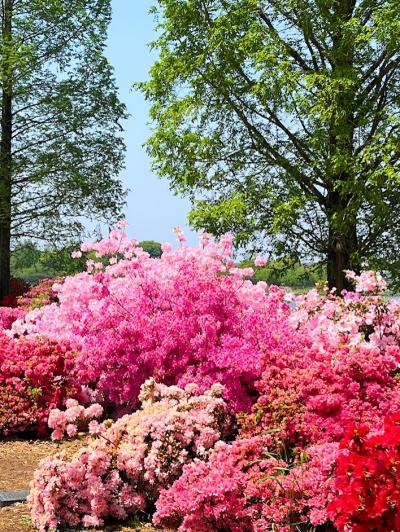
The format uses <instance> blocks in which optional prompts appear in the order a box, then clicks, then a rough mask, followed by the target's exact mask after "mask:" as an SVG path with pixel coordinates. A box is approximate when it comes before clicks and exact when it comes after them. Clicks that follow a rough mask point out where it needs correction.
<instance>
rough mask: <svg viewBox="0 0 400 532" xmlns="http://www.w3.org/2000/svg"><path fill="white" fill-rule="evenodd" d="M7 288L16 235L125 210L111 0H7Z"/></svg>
mask: <svg viewBox="0 0 400 532" xmlns="http://www.w3.org/2000/svg"><path fill="white" fill-rule="evenodd" d="M0 14H1V34H0V73H1V78H0V81H1V83H0V97H1V103H2V116H1V146H0V292H1V293H4V292H6V291H7V286H8V278H9V261H10V253H9V249H10V239H20V238H36V239H44V240H48V241H50V242H53V243H54V242H57V241H62V240H63V239H67V238H69V237H71V236H73V235H75V236H76V235H77V234H78V233H79V232H80V230H81V228H82V221H83V219H84V218H85V217H89V218H90V219H105V220H107V221H108V222H110V220H112V219H114V218H115V217H117V216H119V213H120V210H121V206H122V204H123V202H124V192H123V189H122V186H121V183H120V182H119V181H118V180H117V179H116V175H117V174H118V173H119V171H120V169H121V168H122V166H123V160H124V144H123V141H122V138H121V133H120V132H121V120H122V119H123V118H124V117H125V115H126V112H125V107H124V105H123V104H121V102H120V101H119V99H118V95H117V89H116V85H115V81H114V77H113V71H112V68H111V66H110V65H109V63H108V62H107V59H106V58H105V55H104V48H105V39H106V35H107V27H108V24H109V22H110V16H111V7H110V0H1V1H0Z"/></svg>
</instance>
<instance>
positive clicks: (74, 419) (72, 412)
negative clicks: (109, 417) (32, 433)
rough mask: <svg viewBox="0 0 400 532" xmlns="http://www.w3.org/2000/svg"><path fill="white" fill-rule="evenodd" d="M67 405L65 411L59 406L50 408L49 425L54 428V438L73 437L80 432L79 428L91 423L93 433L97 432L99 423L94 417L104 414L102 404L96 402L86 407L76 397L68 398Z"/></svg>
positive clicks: (52, 436)
mask: <svg viewBox="0 0 400 532" xmlns="http://www.w3.org/2000/svg"><path fill="white" fill-rule="evenodd" d="M65 406H66V410H64V411H62V410H59V409H58V408H54V409H53V410H50V413H49V419H48V425H49V427H50V428H51V429H53V432H52V433H51V439H52V440H62V439H63V438H65V436H69V437H70V438H73V437H75V436H76V435H77V434H78V430H79V429H83V428H84V427H85V426H86V425H89V431H90V432H91V433H97V432H96V431H98V430H99V429H98V424H97V423H96V421H94V420H93V418H96V419H99V418H101V416H102V415H103V407H102V406H101V405H99V404H96V403H94V404H92V405H90V406H89V407H87V408H85V407H84V406H82V405H80V404H79V402H78V401H76V400H75V399H67V401H66V403H65Z"/></svg>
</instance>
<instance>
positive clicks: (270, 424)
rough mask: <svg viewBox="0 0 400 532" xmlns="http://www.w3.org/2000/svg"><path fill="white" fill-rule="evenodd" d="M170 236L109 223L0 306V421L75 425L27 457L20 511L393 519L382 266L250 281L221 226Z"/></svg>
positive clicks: (398, 493) (88, 518)
mask: <svg viewBox="0 0 400 532" xmlns="http://www.w3.org/2000/svg"><path fill="white" fill-rule="evenodd" d="M177 235H178V240H179V242H180V245H179V247H178V249H177V250H174V249H173V248H172V246H171V245H169V244H164V245H163V246H162V251H163V253H162V256H161V257H160V258H151V257H150V256H149V255H148V254H147V253H146V252H144V251H143V250H142V249H141V248H140V247H139V246H138V243H137V242H136V241H134V240H130V239H129V238H128V237H127V236H126V234H125V232H124V224H119V226H118V227H116V228H115V230H113V231H112V232H111V233H110V236H109V238H107V239H104V240H102V241H100V242H97V243H95V244H84V245H83V246H82V249H81V250H80V251H76V252H74V256H76V257H81V255H82V254H87V270H86V271H85V272H83V273H79V274H77V275H74V276H70V277H67V278H65V279H62V280H59V282H58V283H56V284H55V285H53V287H51V286H50V283H47V284H46V286H45V287H43V288H39V289H38V290H36V292H35V293H33V294H29V293H28V294H26V295H25V296H24V300H23V304H22V305H20V307H19V308H17V309H12V310H10V311H5V312H4V317H3V315H2V323H3V332H2V335H1V337H0V340H1V347H2V350H1V356H0V366H1V369H2V373H1V379H0V395H1V397H2V402H1V407H0V432H2V434H3V436H7V435H8V434H10V433H16V432H19V433H25V434H32V433H33V432H36V433H37V434H41V435H43V434H47V435H50V432H51V430H53V432H52V438H53V439H60V438H65V437H66V438H73V437H76V436H77V435H79V434H81V433H82V432H85V431H88V432H89V442H88V443H87V444H86V446H85V447H84V448H82V450H81V451H79V452H78V453H77V454H76V455H75V457H73V458H72V459H71V460H66V459H65V458H62V457H59V458H51V459H50V458H49V459H47V460H45V461H44V462H43V463H42V464H41V466H40V467H39V469H38V470H37V471H36V473H35V478H34V480H33V483H32V491H31V495H30V505H31V509H32V519H33V523H34V524H35V525H36V526H37V527H38V529H40V530H43V531H44V530H47V529H51V528H55V527H57V526H72V527H76V526H80V525H84V526H97V525H101V524H102V523H104V522H105V521H107V520H109V519H119V520H123V519H125V518H126V517H127V516H128V515H132V514H135V513H137V512H139V513H140V515H144V514H146V515H152V519H153V523H154V524H155V525H156V526H159V527H161V528H167V529H171V528H172V529H176V530H180V531H182V532H183V531H186V532H213V531H216V532H218V531H221V530H224V531H226V532H240V531H243V532H247V531H248V532H261V531H275V530H279V531H282V532H285V531H288V532H289V531H292V530H302V531H303V530H304V531H305V530H312V529H313V527H318V526H322V527H324V528H323V529H326V530H338V531H346V532H351V531H354V532H359V531H362V530H365V531H367V530H379V531H382V532H383V531H384V530H395V531H400V521H399V519H398V515H399V514H400V512H399V511H398V504H399V500H400V490H399V487H398V483H397V480H396V479H397V476H398V463H399V456H400V454H399V453H400V378H399V375H400V370H399V366H400V305H399V303H397V302H395V301H390V300H389V299H388V298H385V297H384V296H383V295H382V293H383V292H384V290H385V287H386V285H385V282H384V280H383V279H382V278H381V276H380V275H379V274H378V273H374V272H364V273H362V274H361V275H356V274H354V272H347V275H348V277H349V279H352V280H353V282H354V291H351V292H344V293H343V294H341V295H340V296H341V297H339V295H336V294H335V293H334V292H328V291H327V290H324V289H322V290H317V289H315V290H311V291H310V292H308V293H307V294H305V295H302V296H295V295H294V294H291V293H289V292H286V291H284V290H282V289H280V288H278V287H274V286H267V285H266V284H265V283H263V282H260V283H257V284H253V283H252V282H251V280H250V278H251V275H252V273H253V272H252V270H251V269H249V268H248V269H240V268H238V267H237V266H236V265H235V263H234V261H233V259H232V239H231V237H230V236H229V235H226V236H224V237H223V238H221V240H220V241H219V242H216V241H214V240H213V239H212V238H211V237H210V236H209V235H203V236H202V237H201V240H200V243H199V246H198V247H188V246H186V245H185V242H184V236H183V234H182V233H181V232H180V231H179V230H178V231H177ZM264 264H265V261H264V259H263V258H262V257H258V258H257V259H256V261H255V267H262V266H263V265H264ZM42 294H43V295H42ZM46 423H47V425H46ZM143 512H144V513H143ZM321 530H322V529H321Z"/></svg>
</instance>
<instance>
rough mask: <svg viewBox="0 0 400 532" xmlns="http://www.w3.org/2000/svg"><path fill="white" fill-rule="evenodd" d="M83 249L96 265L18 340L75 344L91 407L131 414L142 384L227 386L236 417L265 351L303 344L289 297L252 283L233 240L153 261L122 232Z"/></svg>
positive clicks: (252, 395) (64, 288)
mask: <svg viewBox="0 0 400 532" xmlns="http://www.w3.org/2000/svg"><path fill="white" fill-rule="evenodd" d="M182 238H183V237H182V236H181V235H180V239H181V240H182ZM82 248H83V253H85V252H90V253H91V256H92V255H93V253H95V254H96V255H97V260H98V262H95V261H94V260H93V259H89V260H88V261H87V266H88V268H87V271H86V272H83V273H80V274H77V275H75V276H72V277H67V278H66V279H65V281H64V282H63V284H61V285H58V286H57V285H56V286H53V291H54V292H56V293H57V298H58V301H59V302H58V303H56V304H51V305H46V306H43V307H42V308H39V309H37V310H34V311H32V312H30V313H28V314H27V316H26V318H25V321H24V322H20V323H18V325H17V324H15V323H14V326H13V332H14V334H19V335H23V334H29V335H30V336H31V337H32V336H35V335H38V334H39V335H43V336H46V337H47V338H50V339H52V340H54V341H57V342H64V341H68V342H70V343H71V345H72V346H73V347H74V349H76V350H77V351H78V352H79V355H78V357H77V360H76V371H77V375H78V377H77V378H78V380H79V382H80V384H82V385H85V386H86V387H87V389H88V390H92V392H93V393H92V400H93V401H97V402H108V403H113V404H114V405H115V406H116V407H119V411H124V410H123V409H124V408H125V411H132V410H133V409H134V408H135V406H136V404H137V399H138V393H139V389H140V386H141V384H142V383H143V382H144V380H145V379H146V378H148V377H151V376H155V377H156V378H157V380H158V381H159V382H164V383H165V384H177V385H179V386H185V384H186V383H189V382H196V383H197V384H198V385H199V390H200V391H201V390H205V389H207V388H208V387H209V386H211V385H212V384H213V383H214V382H221V383H222V384H223V385H224V387H225V398H226V399H227V400H228V401H229V403H230V405H231V407H232V409H233V410H234V411H239V410H249V409H250V408H251V405H252V403H253V402H254V400H255V399H256V396H257V392H256V390H255V386H254V383H255V381H256V380H257V379H258V378H259V377H260V375H261V360H262V357H261V355H262V353H263V352H266V351H268V352H275V351H276V350H278V349H279V350H280V351H281V350H287V351H290V350H293V346H294V345H296V344H297V343H298V341H299V340H298V338H297V335H296V333H295V332H293V328H292V326H291V325H290V324H289V321H288V316H289V314H290V307H289V305H288V303H287V302H286V301H285V300H284V296H285V293H284V292H283V291H282V290H279V289H276V290H275V291H274V290H271V291H270V294H269V295H267V294H266V285H265V283H258V284H256V285H254V284H252V283H251V281H249V280H246V279H245V277H246V276H248V275H251V273H252V271H251V270H249V269H248V270H242V269H240V268H237V267H236V266H235V264H234V262H233V260H232V258H231V255H232V238H231V237H230V236H226V237H223V238H222V239H221V241H220V242H219V243H215V242H213V241H211V240H210V238H209V237H208V236H207V235H206V236H203V238H202V240H201V243H200V245H199V246H198V247H194V248H191V247H186V246H185V245H182V246H181V247H180V248H179V249H178V250H176V251H174V250H173V249H172V246H170V245H167V244H164V245H163V246H162V249H163V254H162V256H161V258H155V259H153V258H151V257H150V256H149V254H148V253H146V252H144V251H143V250H142V249H141V248H140V247H138V243H137V241H134V240H129V239H128V238H127V237H126V235H125V233H124V232H123V231H121V230H120V229H119V230H114V231H112V232H111V234H110V237H109V238H107V239H105V240H102V241H101V242H98V243H96V244H92V245H83V246H82ZM81 253H82V252H75V256H80V254H81ZM266 324H268V326H266Z"/></svg>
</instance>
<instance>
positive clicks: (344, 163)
mask: <svg viewBox="0 0 400 532" xmlns="http://www.w3.org/2000/svg"><path fill="white" fill-rule="evenodd" d="M354 7H355V1H354V0H338V1H337V2H335V3H334V8H335V17H336V19H337V20H338V21H348V20H350V19H351V16H352V13H353V10H354ZM331 54H332V59H331V64H332V74H331V75H332V79H336V80H342V79H344V80H346V83H345V84H343V85H342V87H341V88H340V91H339V92H338V94H337V96H336V104H337V109H338V110H339V111H335V112H333V113H332V117H331V123H330V131H329V151H330V161H329V169H330V172H331V174H330V179H329V180H330V186H329V187H328V194H327V198H326V212H327V218H328V246H327V279H328V286H329V288H331V289H332V288H336V293H337V294H338V295H340V294H341V292H342V290H343V289H350V288H351V286H350V284H349V282H348V281H347V279H346V274H345V270H355V271H357V270H358V269H359V268H358V265H357V264H355V262H356V261H357V260H358V259H357V250H358V245H357V244H358V243H357V214H358V213H357V208H356V206H355V205H354V203H353V200H354V198H352V195H351V192H349V189H350V188H351V187H349V183H350V184H351V180H352V161H353V157H354V105H353V103H354V97H355V96H354V87H353V86H352V85H351V84H348V83H347V79H348V78H351V75H352V73H353V69H354V43H353V42H352V41H349V40H348V38H347V36H346V33H345V32H343V26H342V24H338V25H337V27H336V29H335V31H334V33H333V36H332V50H331Z"/></svg>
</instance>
